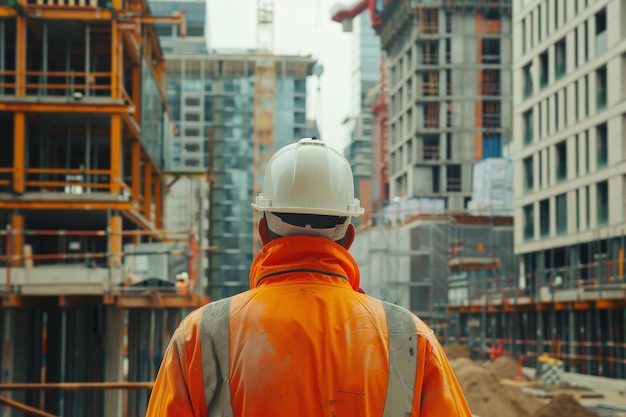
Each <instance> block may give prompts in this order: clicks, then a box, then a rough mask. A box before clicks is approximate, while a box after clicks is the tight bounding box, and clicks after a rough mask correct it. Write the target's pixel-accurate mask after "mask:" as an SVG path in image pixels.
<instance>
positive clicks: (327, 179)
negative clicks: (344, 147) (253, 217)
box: [252, 138, 364, 247]
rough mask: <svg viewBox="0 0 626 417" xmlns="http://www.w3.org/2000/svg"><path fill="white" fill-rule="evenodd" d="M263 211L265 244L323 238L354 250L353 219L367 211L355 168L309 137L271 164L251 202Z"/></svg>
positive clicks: (285, 149)
mask: <svg viewBox="0 0 626 417" xmlns="http://www.w3.org/2000/svg"><path fill="white" fill-rule="evenodd" d="M252 207H253V208H254V209H255V210H258V211H261V212H263V215H264V216H263V218H262V219H261V221H260V224H259V234H260V236H261V240H262V241H263V244H266V243H267V242H268V241H270V240H273V239H275V238H277V237H281V236H293V235H312V236H322V237H325V238H328V239H331V240H333V241H335V242H340V243H341V244H343V245H344V246H346V247H349V246H350V244H351V243H352V240H353V238H354V226H353V225H352V224H350V219H351V218H352V217H354V216H360V215H361V214H363V212H364V209H363V208H361V204H360V202H359V200H358V199H357V198H354V183H353V179H352V170H351V169H350V164H349V163H348V161H347V160H346V159H345V158H344V157H343V155H341V154H340V153H339V152H337V151H336V150H334V149H332V148H329V147H328V146H326V144H325V143H324V142H323V141H321V140H317V139H314V138H313V139H311V138H305V139H301V140H300V141H298V142H297V143H293V144H291V145H287V146H285V147H283V148H281V149H279V150H278V151H277V152H276V153H275V154H274V155H273V156H272V157H271V158H270V160H269V161H268V163H267V166H266V168H265V180H264V181H263V188H262V191H261V193H260V194H259V195H258V196H257V197H256V200H255V202H254V203H253V204H252Z"/></svg>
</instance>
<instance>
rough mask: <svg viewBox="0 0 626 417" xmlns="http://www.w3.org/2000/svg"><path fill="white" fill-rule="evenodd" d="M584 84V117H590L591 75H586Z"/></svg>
mask: <svg viewBox="0 0 626 417" xmlns="http://www.w3.org/2000/svg"><path fill="white" fill-rule="evenodd" d="M584 80H585V81H584V83H583V96H584V98H585V114H584V117H587V116H589V88H588V87H589V75H585V78H584Z"/></svg>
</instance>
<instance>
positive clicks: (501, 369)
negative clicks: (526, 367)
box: [487, 356, 517, 379]
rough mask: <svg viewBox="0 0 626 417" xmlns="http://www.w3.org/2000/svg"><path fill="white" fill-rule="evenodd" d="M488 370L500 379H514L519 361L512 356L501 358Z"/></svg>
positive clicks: (492, 363)
mask: <svg viewBox="0 0 626 417" xmlns="http://www.w3.org/2000/svg"><path fill="white" fill-rule="evenodd" d="M487 369H489V372H491V373H492V374H494V375H496V376H497V377H498V378H500V379H504V378H507V379H513V378H515V376H516V374H517V361H516V360H515V359H513V358H512V357H511V356H500V357H499V358H498V359H496V360H495V361H493V362H491V364H489V367H488V368H487Z"/></svg>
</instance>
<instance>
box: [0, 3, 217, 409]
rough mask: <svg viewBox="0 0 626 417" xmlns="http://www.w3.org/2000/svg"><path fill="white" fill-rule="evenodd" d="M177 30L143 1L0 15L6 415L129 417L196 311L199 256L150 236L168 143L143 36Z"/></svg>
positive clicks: (15, 7) (0, 287)
mask: <svg viewBox="0 0 626 417" xmlns="http://www.w3.org/2000/svg"><path fill="white" fill-rule="evenodd" d="M183 17H184V13H182V14H177V15H176V16H170V17H163V18H157V17H155V16H152V15H151V13H150V10H149V8H148V6H147V3H146V1H144V0H129V1H122V0H112V1H110V2H102V1H99V0H76V1H74V0H67V1H60V2H58V1H55V2H52V1H47V0H17V1H10V2H6V1H4V2H0V137H2V139H3V145H2V152H0V225H1V226H2V229H3V230H2V232H1V234H2V239H0V260H1V262H2V263H3V268H2V269H0V299H1V301H2V306H1V308H0V340H1V341H2V350H1V352H0V358H1V361H0V364H1V365H0V366H1V367H2V384H1V385H0V392H2V394H0V401H1V402H2V403H3V404H4V405H9V406H10V407H12V408H14V409H19V410H22V411H24V412H26V411H28V412H31V413H40V414H38V415H44V414H41V411H37V410H45V411H46V412H47V413H48V414H45V415H64V416H86V415H107V416H119V415H127V416H136V415H142V414H143V410H144V409H145V406H146V403H147V398H148V392H149V391H148V390H149V388H150V381H152V380H153V379H154V376H155V373H156V370H157V366H158V363H159V356H160V354H161V352H163V350H164V347H165V345H166V343H167V341H168V340H169V336H170V332H171V331H172V330H173V329H174V328H175V326H176V325H177V324H178V322H179V320H180V318H181V316H182V315H183V314H184V313H185V309H190V308H194V307H197V306H200V305H202V304H203V303H205V302H206V298H205V296H204V295H203V294H204V293H205V288H204V287H205V285H206V283H205V282H203V281H200V280H197V274H196V273H195V271H196V270H197V268H196V265H197V259H198V252H199V251H201V250H203V249H204V248H198V245H197V243H196V240H195V237H194V235H193V233H192V232H191V231H190V230H179V231H171V232H166V231H164V230H163V215H164V213H163V212H164V209H163V207H164V204H163V200H164V195H165V192H166V190H165V188H166V186H165V184H164V181H163V172H162V168H163V153H162V152H163V143H164V141H167V140H169V139H170V137H171V135H172V133H173V132H172V124H171V115H170V112H169V109H168V105H167V100H166V94H165V90H164V87H163V70H164V61H163V57H162V54H161V50H160V46H159V42H158V38H157V36H156V34H155V32H154V30H153V26H152V24H153V23H154V22H157V21H173V22H177V23H178V24H180V25H182V27H183V28H182V29H183V33H184V18H183ZM155 242H161V245H160V246H159V247H158V249H156V250H155V249H154V247H155V246H154V245H148V246H145V245H146V244H148V243H155ZM157 261H158V262H157ZM158 265H160V267H158ZM179 272H180V274H179V278H180V280H179V281H178V286H177V285H176V283H175V276H174V275H176V274H177V273H179ZM182 272H185V273H186V274H182ZM114 387H115V388H117V389H111V388H114ZM68 389H71V391H67V390H68ZM6 410H7V411H6V412H5V413H4V415H18V414H11V412H10V409H6ZM19 415H21V413H20V414H19Z"/></svg>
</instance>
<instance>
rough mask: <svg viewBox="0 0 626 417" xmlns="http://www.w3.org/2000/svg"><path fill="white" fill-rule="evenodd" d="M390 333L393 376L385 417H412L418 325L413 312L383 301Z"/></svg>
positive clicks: (389, 380) (390, 358)
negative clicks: (416, 325)
mask: <svg viewBox="0 0 626 417" xmlns="http://www.w3.org/2000/svg"><path fill="white" fill-rule="evenodd" d="M383 308H384V310H385V317H386V319H387V332H388V334H389V379H388V380H387V397H386V399H385V409H384V411H383V416H384V417H404V416H410V415H411V412H412V411H413V394H414V392H415V373H416V372H417V328H416V327H415V321H414V320H413V314H412V313H411V312H410V311H408V310H406V309H404V308H402V307H399V306H396V305H393V304H389V303H385V302H383Z"/></svg>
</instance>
